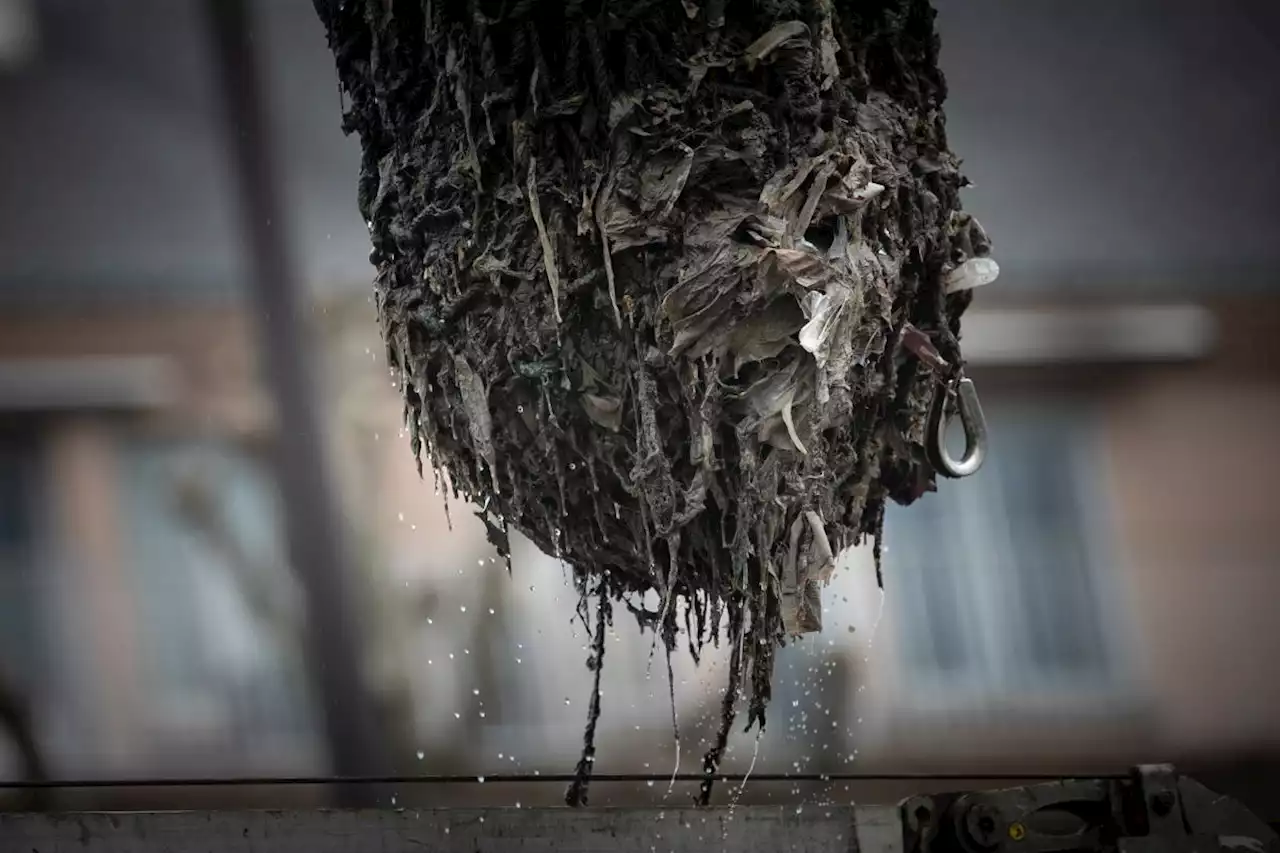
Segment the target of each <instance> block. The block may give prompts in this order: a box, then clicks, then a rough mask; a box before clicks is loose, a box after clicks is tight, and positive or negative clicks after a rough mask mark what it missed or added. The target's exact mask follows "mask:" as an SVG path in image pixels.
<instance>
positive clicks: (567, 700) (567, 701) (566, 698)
mask: <svg viewBox="0 0 1280 853" xmlns="http://www.w3.org/2000/svg"><path fill="white" fill-rule="evenodd" d="M564 704H566V705H568V704H569V697H568V696H566V697H564Z"/></svg>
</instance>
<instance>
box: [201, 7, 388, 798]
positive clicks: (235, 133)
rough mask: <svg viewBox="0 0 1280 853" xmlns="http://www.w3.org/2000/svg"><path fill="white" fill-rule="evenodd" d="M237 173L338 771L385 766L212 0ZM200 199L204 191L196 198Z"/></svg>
mask: <svg viewBox="0 0 1280 853" xmlns="http://www.w3.org/2000/svg"><path fill="white" fill-rule="evenodd" d="M206 5H207V10H208V17H209V23H210V26H211V28H212V35H213V42H214V47H215V49H216V53H215V56H216V61H217V64H218V73H219V79H220V83H221V89H222V92H221V94H222V98H223V104H224V108H225V111H226V112H225V120H226V124H227V145H228V149H229V151H230V154H231V165H232V167H233V169H232V170H233V173H234V178H235V180H236V182H237V184H238V186H237V189H238V191H239V202H240V211H241V219H242V223H243V228H244V241H245V248H246V250H247V252H248V259H247V260H248V269H249V282H248V284H249V297H250V304H251V306H252V308H253V314H254V318H253V319H254V320H255V321H256V323H257V330H258V335H259V341H260V354H261V357H262V359H263V361H264V366H265V368H266V371H265V372H266V378H267V381H268V384H269V386H270V388H271V390H272V391H273V392H274V396H275V400H276V404H277V412H278V421H277V422H278V424H279V431H278V435H277V441H276V447H277V453H276V459H277V464H278V466H279V483H280V491H281V495H282V498H283V504H284V520H285V526H286V535H287V538H288V549H289V557H290V563H291V565H292V566H293V568H294V570H295V571H296V572H297V574H298V577H299V578H300V580H301V582H302V586H303V588H304V590H305V595H306V600H307V614H308V619H307V623H308V626H309V628H308V636H309V660H310V663H311V665H312V669H313V671H314V676H315V679H314V683H315V685H316V688H317V692H318V694H319V699H320V702H321V705H322V710H323V718H324V725H325V732H326V734H327V737H328V744H329V750H330V753H331V759H332V766H333V771H334V772H335V773H336V774H338V775H340V776H359V775H366V774H375V775H377V774H382V773H385V771H386V766H387V765H386V762H385V760H384V752H385V745H384V744H383V743H382V742H381V739H380V737H379V736H378V728H379V727H378V725H377V721H376V718H375V711H374V707H373V704H372V702H371V700H370V697H369V694H368V691H367V689H366V686H365V684H364V683H363V680H362V675H361V663H362V660H363V658H362V656H361V653H360V648H361V645H362V643H361V637H362V634H361V631H360V628H359V625H358V622H359V608H358V607H354V606H353V603H354V602H355V601H357V600H358V599H359V592H360V590H359V589H358V588H357V586H356V585H355V584H353V583H352V582H351V579H350V578H349V576H348V572H347V565H346V563H347V561H346V559H344V558H345V556H346V551H345V543H344V542H343V537H342V536H341V535H340V531H341V519H340V517H339V514H338V512H337V508H336V505H335V501H334V498H333V489H332V487H331V483H330V479H329V476H328V472H327V465H326V464H325V454H324V450H323V447H324V444H323V441H322V440H321V432H320V427H319V424H320V417H319V415H318V413H317V410H316V406H315V403H314V395H313V392H312V378H311V376H310V371H309V357H310V356H311V355H312V353H313V352H314V349H313V347H312V345H311V342H310V341H309V340H308V338H307V335H306V334H305V332H304V329H305V327H306V323H305V322H304V315H303V300H302V299H301V297H300V287H299V282H298V280H297V276H296V275H295V272H294V267H293V265H292V264H291V262H290V259H289V257H288V252H287V250H286V235H287V233H288V232H287V229H286V227H285V221H284V219H285V211H284V207H283V204H282V203H281V200H280V195H279V184H278V181H277V172H276V167H275V163H274V156H273V149H272V140H271V130H270V123H269V121H268V119H267V115H266V109H265V107H264V99H263V94H262V81H261V80H260V78H259V72H258V63H257V56H256V55H255V52H254V42H253V38H252V27H251V21H250V16H249V9H248V6H247V2H246V0H207V4H206ZM192 203H193V204H198V203H199V200H198V199H192ZM376 792H377V789H376V788H374V789H372V791H371V789H370V788H369V787H368V786H339V788H338V795H339V800H340V802H341V803H342V804H343V805H350V806H354V805H364V804H368V803H369V801H370V799H371V798H376V797H377V793H376Z"/></svg>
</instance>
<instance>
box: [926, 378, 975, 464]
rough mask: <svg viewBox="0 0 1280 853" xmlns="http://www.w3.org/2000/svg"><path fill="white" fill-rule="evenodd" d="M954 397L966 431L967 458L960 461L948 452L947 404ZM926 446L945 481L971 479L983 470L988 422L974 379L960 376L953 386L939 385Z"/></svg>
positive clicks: (931, 411) (931, 413)
mask: <svg viewBox="0 0 1280 853" xmlns="http://www.w3.org/2000/svg"><path fill="white" fill-rule="evenodd" d="M953 395H954V396H955V397H956V408H957V410H958V414H959V415H960V423H961V425H962V426H963V427H964V456H963V457H961V458H960V459H953V458H952V457H951V453H950V452H949V451H948V450H947V426H948V424H949V423H950V419H949V418H948V417H947V404H948V403H949V402H950V401H951V397H952V396H953ZM926 442H927V444H928V449H929V461H930V462H932V463H933V467H934V468H935V469H937V471H938V473H939V474H941V475H942V476H944V477H951V478H953V479H956V478H959V477H968V476H969V475H970V474H974V473H976V472H977V470H978V469H979V468H981V467H982V462H983V460H984V459H985V458H986V455H987V421H986V419H985V418H984V417H983V415H982V404H981V403H979V402H978V391H977V389H976V388H974V386H973V380H972V379H966V378H964V377H963V376H960V377H958V378H957V379H955V380H954V381H953V382H948V383H945V384H940V385H939V387H938V390H937V393H936V394H935V395H934V398H933V405H932V407H931V408H930V410H929V424H928V433H927V436H926Z"/></svg>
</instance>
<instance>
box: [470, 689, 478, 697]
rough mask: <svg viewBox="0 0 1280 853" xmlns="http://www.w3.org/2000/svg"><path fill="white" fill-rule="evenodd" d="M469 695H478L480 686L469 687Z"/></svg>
mask: <svg viewBox="0 0 1280 853" xmlns="http://www.w3.org/2000/svg"><path fill="white" fill-rule="evenodd" d="M471 695H472V696H479V695H480V688H479V687H473V688H471Z"/></svg>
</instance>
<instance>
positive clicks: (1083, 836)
mask: <svg viewBox="0 0 1280 853" xmlns="http://www.w3.org/2000/svg"><path fill="white" fill-rule="evenodd" d="M72 850H74V851H77V853H124V851H128V853H161V851H163V853H197V851H199V853H207V851H211V850H216V851H218V853H249V851H254V853H266V851H270V853H374V851H377V853H409V851H413V853H421V851H423V850H431V851H436V853H508V851H521V853H563V851H574V853H594V851H599V853H605V852H606V851H608V852H609V853H616V852H618V851H625V852H626V853H706V852H707V851H721V853H1059V852H1060V851H1061V852H1062V853H1065V851H1089V853H1113V851H1114V853H1157V851H1159V853H1219V851H1227V853H1280V842H1278V840H1277V837H1276V835H1275V834H1274V833H1273V832H1272V831H1271V830H1270V829H1269V828H1268V826H1267V825H1266V824H1265V823H1263V822H1262V821H1261V820H1259V819H1258V818H1257V817H1256V816H1255V815H1253V814H1251V813H1250V812H1249V811H1248V810H1247V809H1245V808H1244V807H1243V806H1241V805H1240V804H1238V803H1236V802H1234V801H1232V800H1230V799H1228V798H1227V797H1221V796H1218V795H1217V794H1214V793H1212V792H1210V791H1209V790H1207V789H1206V788H1205V787H1204V786H1202V785H1200V784H1198V783H1197V782H1195V781H1193V780H1191V779H1188V778H1186V777H1183V776H1178V775H1177V774H1175V773H1174V771H1173V769H1172V768H1171V767H1169V766H1167V765H1152V766H1146V767H1139V768H1137V769H1136V770H1134V771H1133V773H1132V775H1131V776H1130V777H1128V778H1122V777H1112V778H1107V779H1066V780H1062V781H1057V782H1047V783H1042V784H1034V785H1025V786H1021V787H1016V788H1008V789H1006V790H996V791H976V792H975V791H971V792H964V793H955V794H941V795H930V796H918V797H911V798H909V799H907V800H904V801H903V802H902V803H900V804H899V805H897V806H892V805H883V806H854V807H825V806H822V807H819V806H812V807H809V808H804V809H803V810H797V809H796V808H795V807H794V805H793V806H790V807H786V808H784V807H780V806H740V807H738V808H736V809H735V808H692V807H683V808H653V807H649V808H637V809H626V808H618V809H611V808H584V809H566V808H550V809H544V808H533V809H530V808H525V809H521V808H489V809H480V808H460V809H445V808H440V809H413V808H407V809H378V810H326V809H315V810H310V811H255V812H243V811H241V812H236V811H225V812H218V811H199V812H195V811H188V812H181V811H173V812H116V813H104V812H73V813H67V814H35V813H33V814H0V853H9V851H15V853H17V851H21V853H27V851H36V853H58V852H59V851H72Z"/></svg>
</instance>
